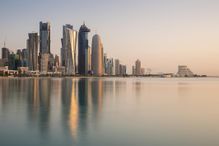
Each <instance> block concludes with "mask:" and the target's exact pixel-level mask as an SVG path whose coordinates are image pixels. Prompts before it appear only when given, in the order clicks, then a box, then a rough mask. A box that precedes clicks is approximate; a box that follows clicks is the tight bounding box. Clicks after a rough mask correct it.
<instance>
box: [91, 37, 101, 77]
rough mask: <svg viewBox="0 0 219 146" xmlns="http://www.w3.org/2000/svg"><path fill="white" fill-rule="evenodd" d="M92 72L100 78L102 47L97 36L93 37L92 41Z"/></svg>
mask: <svg viewBox="0 0 219 146" xmlns="http://www.w3.org/2000/svg"><path fill="white" fill-rule="evenodd" d="M91 62H92V70H93V73H94V75H97V76H102V75H103V73H104V69H103V67H104V65H103V45H102V42H101V39H100V36H99V35H97V34H96V35H94V36H93V39H92V61H91Z"/></svg>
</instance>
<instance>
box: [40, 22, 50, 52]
mask: <svg viewBox="0 0 219 146" xmlns="http://www.w3.org/2000/svg"><path fill="white" fill-rule="evenodd" d="M50 42H51V40H50V23H49V22H46V23H43V22H40V54H44V53H50Z"/></svg>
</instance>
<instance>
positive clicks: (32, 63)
mask: <svg viewBox="0 0 219 146" xmlns="http://www.w3.org/2000/svg"><path fill="white" fill-rule="evenodd" d="M38 46H39V37H38V34H37V33H29V39H28V40H27V48H28V66H29V70H32V71H36V70H38Z"/></svg>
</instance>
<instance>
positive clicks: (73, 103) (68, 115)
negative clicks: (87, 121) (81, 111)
mask: <svg viewBox="0 0 219 146" xmlns="http://www.w3.org/2000/svg"><path fill="white" fill-rule="evenodd" d="M61 84H62V86H61V100H62V122H63V125H64V131H69V129H70V132H71V135H72V137H73V139H74V140H75V139H76V138H77V130H78V129H77V128H78V104H77V102H78V99H77V97H76V81H75V80H74V79H73V80H72V79H70V78H69V79H68V78H65V79H63V80H62V83H61ZM67 134H68V133H67Z"/></svg>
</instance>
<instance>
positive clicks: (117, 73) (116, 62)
mask: <svg viewBox="0 0 219 146" xmlns="http://www.w3.org/2000/svg"><path fill="white" fill-rule="evenodd" d="M115 75H117V76H118V75H120V63H119V59H115Z"/></svg>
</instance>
